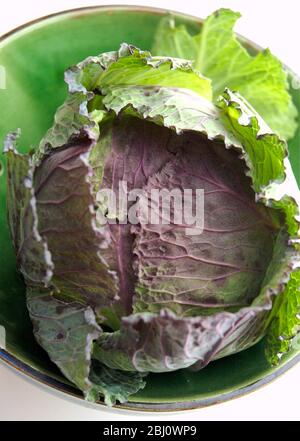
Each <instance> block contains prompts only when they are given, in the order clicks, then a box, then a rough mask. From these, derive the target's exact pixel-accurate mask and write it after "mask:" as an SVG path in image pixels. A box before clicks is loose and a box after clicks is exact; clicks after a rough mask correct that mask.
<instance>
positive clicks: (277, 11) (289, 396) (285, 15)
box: [0, 0, 300, 421]
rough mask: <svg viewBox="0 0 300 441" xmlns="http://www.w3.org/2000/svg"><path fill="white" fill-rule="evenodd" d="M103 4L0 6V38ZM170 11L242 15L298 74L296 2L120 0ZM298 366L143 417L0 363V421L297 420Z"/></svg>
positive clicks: (50, 1) (251, 33) (56, 1)
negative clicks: (249, 389)
mask: <svg viewBox="0 0 300 441" xmlns="http://www.w3.org/2000/svg"><path fill="white" fill-rule="evenodd" d="M120 1H121V0H119V1H113V0H107V1H106V2H101V0H94V1H93V0H86V1H85V0H43V1H38V0H36V1H32V0H25V1H22V0H9V1H7V2H5V3H4V2H3V3H4V5H5V6H4V5H3V6H2V8H1V14H0V34H4V33H5V32H8V31H9V30H11V29H12V28H14V27H16V26H19V25H21V24H23V23H25V22H27V21H29V20H32V19H35V18H38V17H40V16H42V15H46V14H49V13H52V12H58V11H61V10H64V9H71V8H76V7H81V6H89V5H99V4H107V3H110V4H119V3H120ZM125 3H127V4H139V5H147V6H155V7H161V8H166V9H173V10H178V11H182V12H186V13H189V14H193V15H197V16H200V17H205V16H206V15H208V14H209V13H211V12H212V11H214V10H215V9H218V8H220V7H230V8H231V9H234V10H237V11H240V12H241V13H242V14H243V17H242V19H240V21H239V23H238V25H237V27H236V30H237V31H238V32H240V33H241V34H243V35H245V36H246V37H248V38H250V39H251V40H253V41H255V42H256V43H258V44H260V45H261V46H263V47H270V48H271V50H272V52H273V53H274V54H276V55H277V56H278V57H279V58H280V59H281V60H282V61H284V62H285V63H286V64H287V65H289V66H290V67H291V68H292V69H293V70H294V71H296V72H297V73H299V74H300V56H299V46H298V45H299V41H300V38H299V37H300V30H299V16H300V14H299V13H300V6H299V5H298V4H299V2H298V1H295V0H284V1H281V0H252V1H249V0H227V1H226V0H205V1H204V0H194V1H190V0H185V1H182V0H180V1H177V0H173V1H168V0H164V1H151V0H149V1H141V0H136V1H134V2H130V1H125ZM299 396H300V364H298V366H296V367H294V368H292V369H291V370H290V371H289V372H287V373H286V374H284V375H283V376H282V377H280V378H278V379H277V380H276V381H275V382H274V383H272V384H270V385H267V386H266V387H264V388H262V389H260V390H259V391H256V392H254V393H252V394H250V395H248V396H245V397H242V398H238V399H236V400H233V401H230V402H227V403H223V404H219V405H216V406H212V407H209V408H205V409H199V410H196V411H185V412H180V413H178V412H177V413H163V414H162V413H159V414H158V413H156V414H154V415H152V414H149V413H148V414H145V413H144V414H143V413H133V412H130V413H128V412H124V411H116V410H109V409H104V408H103V407H98V408H97V409H95V408H93V407H91V406H89V405H83V404H82V403H81V402H80V401H79V400H73V399H70V398H68V397H65V396H64V395H62V394H58V393H57V392H54V391H51V390H50V389H48V388H46V387H43V386H40V385H38V384H37V383H35V382H33V381H31V380H29V379H27V378H24V377H23V376H22V375H20V374H19V373H17V372H16V371H14V370H13V369H11V368H9V367H7V366H4V365H3V364H0V420H45V419H46V420H104V421H113V420H115V421H121V420H124V421H126V420H127V421H128V420H134V419H135V420H146V419H147V420H151V421H155V420H156V421H157V420H169V421H171V420H174V421H176V420H186V421H191V420H203V421H205V420H213V421H214V420H279V419H281V420H297V421H299V420H300V407H299Z"/></svg>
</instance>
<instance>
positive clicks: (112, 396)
mask: <svg viewBox="0 0 300 441" xmlns="http://www.w3.org/2000/svg"><path fill="white" fill-rule="evenodd" d="M144 376H145V375H144V374H141V373H138V372H124V371H120V370H116V369H110V368H108V367H107V366H105V365H103V364H101V363H99V362H97V361H96V360H94V361H93V363H92V368H91V374H90V380H91V381H92V383H93V386H92V387H91V389H90V390H89V392H88V394H87V396H86V398H87V400H88V401H97V400H99V398H100V397H102V396H104V400H105V404H106V405H107V406H110V407H111V406H114V405H115V404H116V403H117V401H119V402H120V403H125V402H126V401H128V398H129V397H130V395H133V394H135V393H136V392H138V391H139V390H141V389H143V388H144V387H145V386H146V383H145V381H144V379H143V378H144Z"/></svg>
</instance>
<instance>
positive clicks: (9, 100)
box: [0, 7, 300, 410]
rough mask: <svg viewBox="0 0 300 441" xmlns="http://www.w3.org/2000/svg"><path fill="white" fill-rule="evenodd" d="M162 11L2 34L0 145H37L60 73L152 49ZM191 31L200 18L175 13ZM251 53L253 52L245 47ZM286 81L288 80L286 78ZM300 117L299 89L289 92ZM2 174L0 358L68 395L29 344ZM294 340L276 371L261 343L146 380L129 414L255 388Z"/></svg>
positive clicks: (93, 14)
mask: <svg viewBox="0 0 300 441" xmlns="http://www.w3.org/2000/svg"><path fill="white" fill-rule="evenodd" d="M165 13H166V11H162V10H153V9H147V8H139V7H99V8H88V9H81V10H76V11H71V12H66V13H62V14H59V15H55V16H52V17H48V18H44V19H41V20H39V21H36V22H34V23H32V24H30V25H27V26H24V27H23V28H21V29H18V30H16V31H14V32H12V33H11V34H9V35H6V36H4V37H3V38H2V40H1V41H0V66H1V72H2V74H3V73H5V80H6V81H5V82H6V84H5V88H2V89H1V90H0V108H1V119H0V143H2V141H3V139H4V137H5V135H6V133H7V132H9V131H12V130H15V129H16V128H18V127H20V128H21V130H22V136H21V140H20V149H21V150H22V151H23V152H26V151H28V150H30V149H31V148H32V147H34V146H36V145H37V144H38V142H39V140H40V139H41V137H42V136H43V134H44V133H45V131H46V130H47V129H48V128H49V126H50V125H51V123H52V120H53V115H54V112H55V110H56V108H57V106H58V105H60V104H61V103H62V102H63V100H64V97H65V96H66V85H65V84H64V81H63V73H64V70H65V69H66V68H67V67H68V66H70V65H72V64H74V63H77V62H79V61H80V60H82V59H84V58H85V57H87V56H89V55H97V54H99V53H101V52H106V51H110V50H115V49H117V48H118V47H119V45H120V43H122V42H128V43H132V44H134V45H136V46H138V47H140V48H142V49H149V48H151V44H152V40H153V36H154V33H155V30H156V27H157V25H158V23H159V21H160V19H161V17H162V15H164V14H165ZM175 17H176V21H177V22H178V23H185V24H186V25H187V27H188V29H189V30H190V31H191V32H196V31H197V30H198V29H199V26H200V25H201V24H200V21H199V19H196V18H193V17H188V16H184V15H181V14H176V13H175ZM245 44H247V46H248V49H249V50H251V51H254V52H255V50H256V49H255V47H254V46H251V44H249V43H245ZM291 77H292V74H291ZM291 91H292V93H293V99H294V101H295V104H296V105H297V107H298V109H299V111H300V97H299V95H300V94H299V90H298V91H297V90H294V89H291ZM289 150H290V157H291V162H292V166H293V169H294V172H295V174H296V177H297V179H298V183H299V182H300V158H299V131H298V132H297V134H296V136H295V138H294V139H293V140H291V142H290V143H289ZM0 161H1V162H2V163H3V165H4V171H3V172H2V174H1V176H0V326H2V327H4V328H5V332H6V349H2V350H0V357H1V358H2V359H3V360H5V361H7V362H8V363H10V364H12V365H13V366H15V367H16V368H18V369H19V370H21V371H22V372H24V373H26V374H28V375H30V376H31V377H34V378H36V379H38V380H39V381H41V382H43V383H46V384H48V385H49V386H52V387H55V388H57V389H60V390H61V391H64V392H66V393H69V394H73V395H77V396H79V397H81V393H80V391H78V390H77V389H76V388H75V387H73V386H72V385H71V384H70V383H68V382H67V380H65V379H64V378H63V376H62V375H61V374H60V372H59V371H58V369H57V368H56V367H55V366H54V365H53V364H52V363H51V362H50V360H49V358H48V356H47V354H46V353H45V352H44V351H43V350H42V349H41V348H40V347H39V346H38V345H37V343H36V342H35V340H34V338H33V334H32V326H31V323H30V320H29V317H28V314H27V310H26V305H25V287H24V283H23V280H22V278H21V277H20V275H19V274H18V273H17V271H16V262H15V256H14V251H13V249H12V244H11V240H10V236H9V231H8V226H7V221H6V175H5V161H4V158H3V156H2V155H1V156H0ZM299 348H300V341H299V339H298V341H297V340H296V339H295V340H294V342H293V347H292V349H291V351H290V352H289V353H288V354H287V355H286V356H285V357H283V358H282V360H281V363H280V365H279V366H277V367H276V368H274V367H270V366H269V365H268V363H267V361H266V359H265V356H264V342H263V341H262V342H260V343H259V344H257V345H255V346H254V347H252V348H251V349H249V350H247V351H243V352H241V353H239V354H236V355H234V356H231V357H227V358H225V359H221V360H218V361H215V362H213V363H211V364H210V365H209V366H208V367H206V368H205V369H203V370H202V371H200V372H197V373H193V372H190V371H188V370H181V371H177V372H173V373H167V374H155V375H150V377H149V381H148V383H147V387H146V388H145V389H144V390H143V391H140V392H139V393H138V394H136V395H135V396H133V397H131V400H130V401H131V402H130V403H129V404H128V405H127V407H129V408H141V409H147V410H155V409H161V410H172V409H182V408H191V407H196V406H203V405H207V404H212V403H214V402H218V401H222V400H225V399H228V398H231V397H233V396H237V395H240V394H243V393H245V392H247V391H248V390H251V389H253V388H255V387H258V386H259V385H260V384H263V383H265V382H267V381H269V380H271V379H272V378H274V377H275V376H277V375H278V374H279V373H281V372H283V371H284V370H286V369H287V368H288V367H289V366H291V365H292V364H294V363H295V362H296V361H297V360H298V356H299Z"/></svg>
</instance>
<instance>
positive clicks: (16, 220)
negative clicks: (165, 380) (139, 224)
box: [5, 134, 144, 405]
mask: <svg viewBox="0 0 300 441" xmlns="http://www.w3.org/2000/svg"><path fill="white" fill-rule="evenodd" d="M16 138H17V134H11V135H9V136H8V137H7V139H6V143H5V144H6V145H5V147H6V153H7V165H8V167H7V168H8V213H9V222H10V228H11V234H12V238H13V242H14V246H15V248H16V254H17V259H18V266H19V269H20V270H21V272H22V274H23V276H24V278H25V281H26V285H27V306H28V311H29V314H30V317H31V320H32V323H33V328H34V335H35V338H36V340H37V341H38V343H39V344H40V345H41V346H42V347H43V348H44V349H45V350H46V351H47V353H48V355H49V357H50V358H51V360H52V361H53V362H54V363H55V364H56V365H57V366H58V367H59V368H60V369H61V371H62V372H63V374H64V375H65V376H66V378H68V379H69V380H70V381H72V382H73V383H74V384H76V385H77V386H78V387H79V388H80V389H81V390H82V391H83V392H84V393H85V394H87V395H88V398H89V399H90V400H92V399H94V400H96V399H98V398H99V396H100V394H102V395H104V397H105V399H106V402H107V404H109V405H110V404H112V403H114V402H115V400H116V399H118V400H119V399H120V400H126V399H127V397H128V396H129V395H130V394H132V393H135V392H136V391H137V390H139V389H140V388H142V387H144V382H143V381H142V379H141V377H139V376H138V375H132V374H130V375H129V376H128V378H127V377H126V373H124V374H123V376H121V377H122V383H120V384H119V386H117V385H116V379H115V376H116V374H115V373H114V372H110V370H109V369H107V368H105V367H100V366H98V365H97V366H93V368H92V370H91V359H92V349H93V346H92V345H93V341H94V340H95V339H96V338H98V337H99V335H100V333H101V328H100V327H99V325H98V324H97V320H98V321H101V320H102V318H103V317H102V316H101V315H100V311H101V309H102V308H103V305H109V304H110V303H111V302H112V300H113V299H114V296H115V294H116V291H117V285H116V280H115V276H114V275H113V274H112V272H110V271H107V266H106V265H105V262H103V258H102V257H101V256H100V255H99V250H100V246H99V245H100V244H101V241H102V244H101V246H102V247H103V237H99V232H98V230H97V228H96V226H95V213H94V212H93V210H92V209H91V193H90V183H89V182H88V177H89V174H90V172H91V169H90V168H89V166H88V165H87V163H86V158H85V155H86V154H87V150H88V149H89V145H88V144H86V145H83V146H73V147H69V148H67V149H65V150H63V151H62V150H59V151H57V153H55V154H53V155H51V156H49V157H47V158H46V159H44V160H43V161H42V163H41V164H40V166H39V167H37V168H36V167H35V166H34V164H33V161H32V157H31V156H29V155H28V156H25V155H21V154H19V153H18V152H17V150H16V148H15V142H16ZM75 177H76V180H75V181H74V178H75ZM46 182H47V184H50V185H47V189H46V190H45V187H44V185H45V183H46ZM74 199H75V201H76V207H78V206H79V205H80V203H81V204H82V211H81V215H78V213H77V212H74V211H73V209H74ZM48 216H49V217H48ZM50 219H51V220H53V219H55V220H56V221H57V223H56V222H55V223H54V227H53V228H52V226H48V222H49V220H50ZM76 223H77V224H78V225H77V224H76ZM79 224H80V227H81V230H80V233H81V234H80V235H79V236H80V237H79V238H78V240H77V241H76V240H74V238H75V231H73V230H72V228H75V227H76V226H77V228H79ZM52 225H53V224H52ZM55 226H57V229H56V230H55ZM70 229H71V230H72V233H70V231H71V230H70ZM54 230H55V231H54ZM61 234H63V236H62V235H61ZM69 234H70V236H69ZM77 234H78V232H77ZM62 237H63V240H62ZM71 238H72V240H71ZM69 239H70V240H69ZM83 242H84V243H83ZM49 245H50V247H51V251H52V254H51V253H50V251H49ZM71 260H72V262H74V263H75V262H76V264H77V265H78V266H77V267H76V268H70V266H69V264H70V261H71ZM96 275H97V280H96ZM94 311H96V312H97V313H98V316H97V318H96V316H95V313H94ZM103 372H104V374H103ZM119 377H120V374H119ZM96 391H97V393H96Z"/></svg>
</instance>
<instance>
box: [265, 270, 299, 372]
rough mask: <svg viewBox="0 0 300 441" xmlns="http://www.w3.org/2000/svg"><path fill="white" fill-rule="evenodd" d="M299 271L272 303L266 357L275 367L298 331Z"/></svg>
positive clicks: (292, 276)
mask: <svg viewBox="0 0 300 441" xmlns="http://www.w3.org/2000/svg"><path fill="white" fill-rule="evenodd" d="M299 287H300V271H299V270H298V271H295V272H294V273H293V274H292V275H291V278H290V280H289V282H288V284H287V286H286V287H285V290H284V292H283V294H282V295H281V296H280V297H278V298H277V299H276V301H275V303H274V306H273V311H272V321H271V325H270V326H269V329H268V332H267V340H266V355H267V358H268V359H269V360H270V361H271V363H272V364H275V365H277V364H278V363H279V362H280V359H281V357H282V355H283V354H285V353H286V352H288V351H289V350H290V348H291V344H292V341H293V338H294V337H295V336H296V335H297V333H298V332H299V331H300V289H299Z"/></svg>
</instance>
